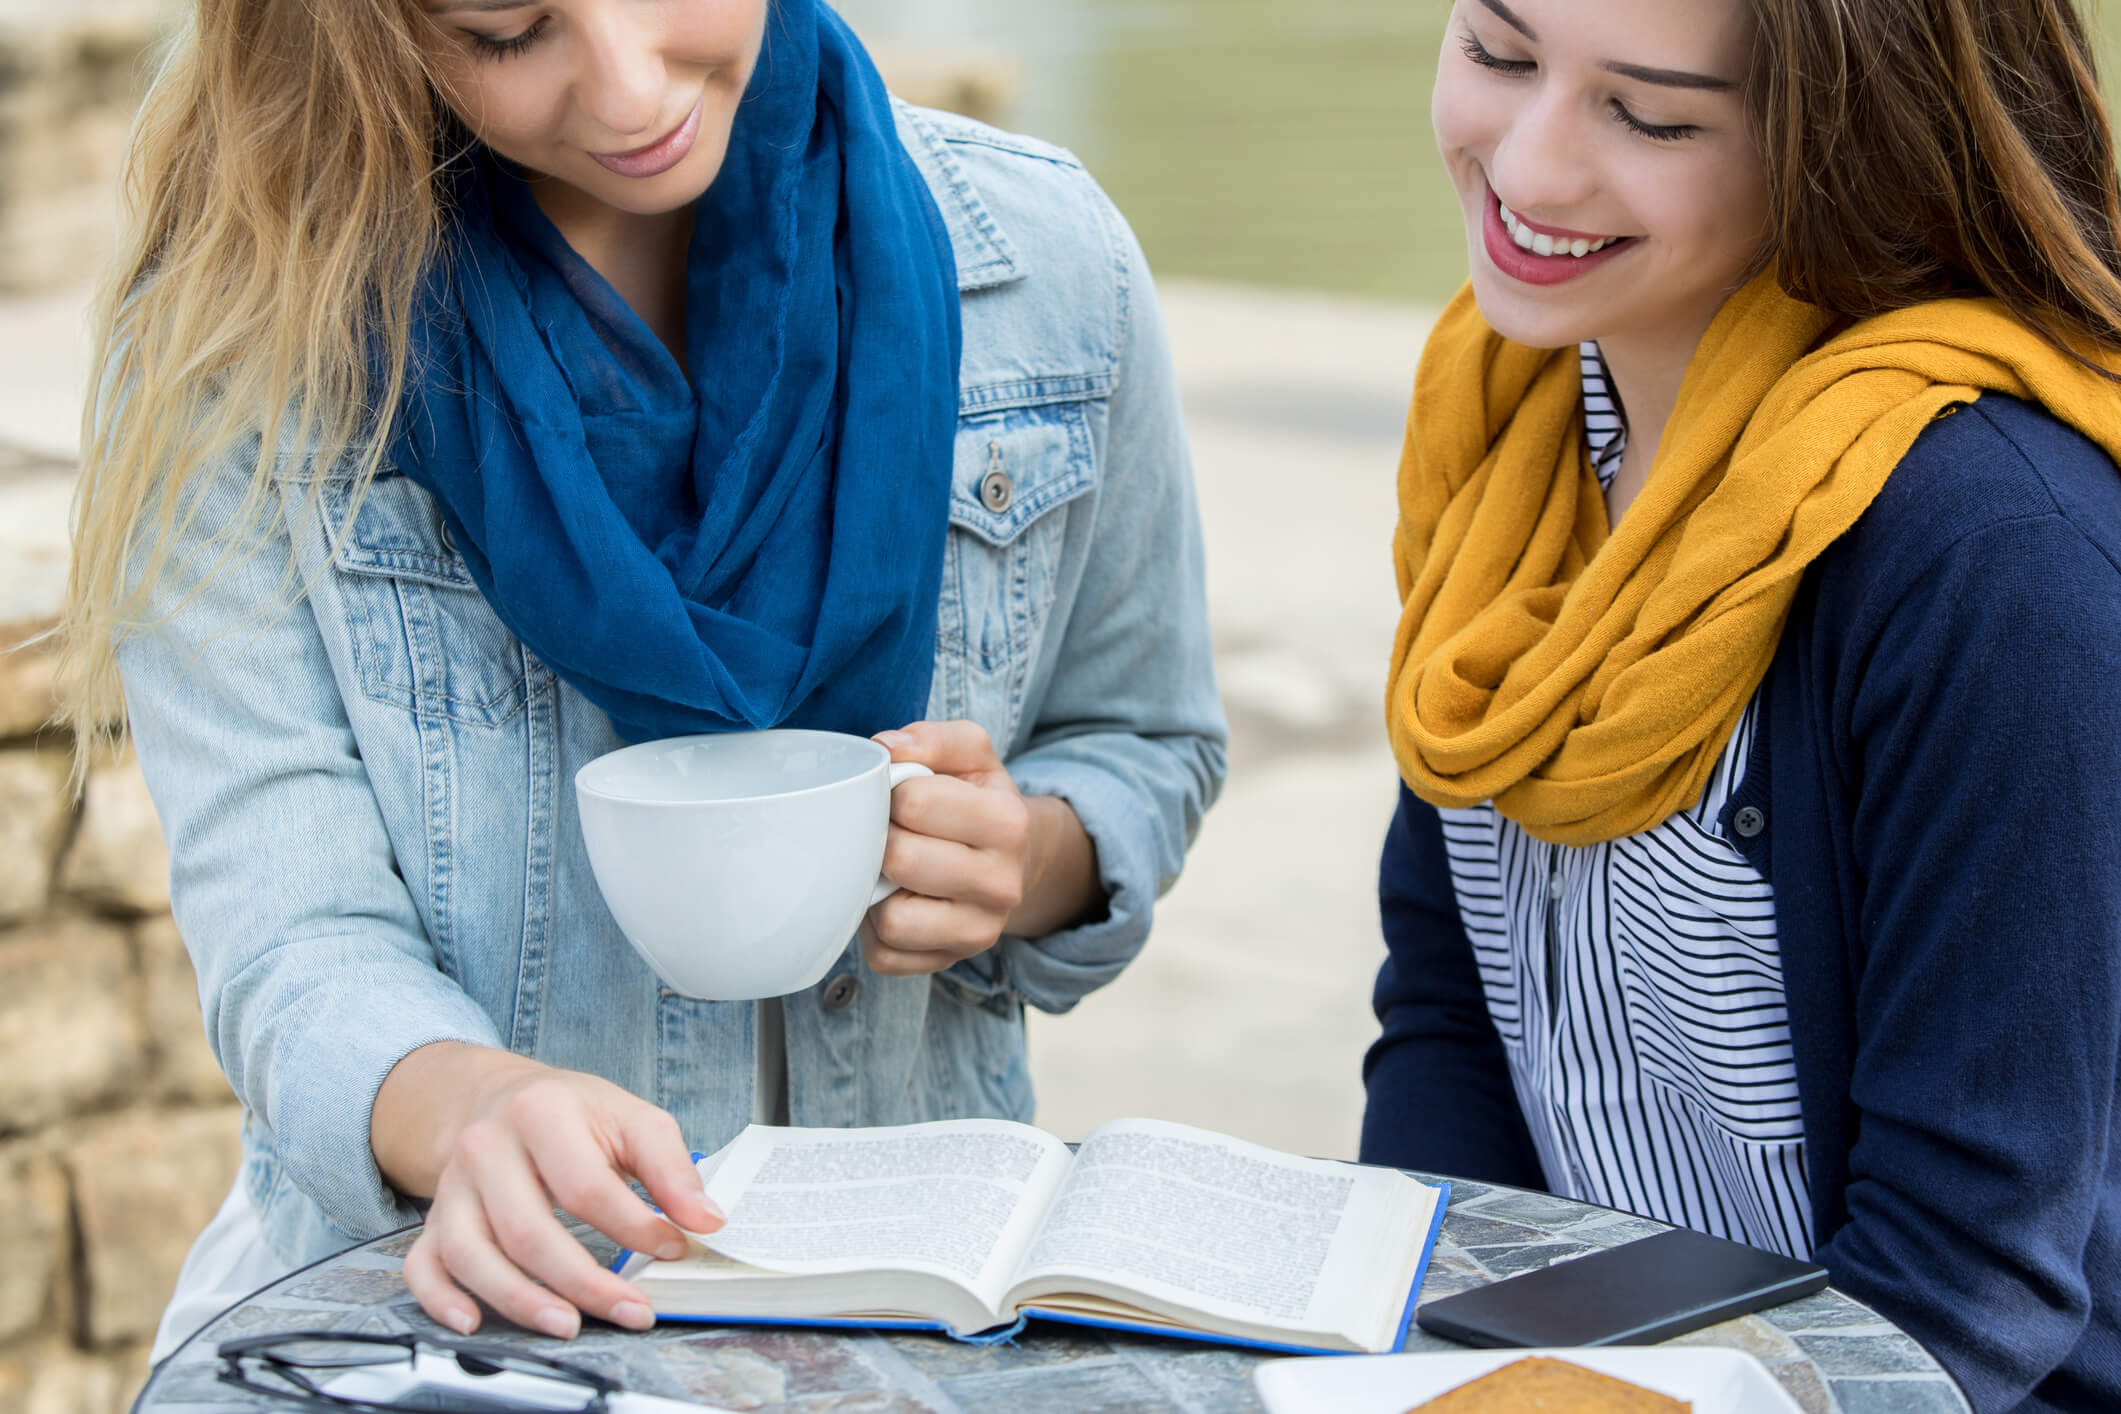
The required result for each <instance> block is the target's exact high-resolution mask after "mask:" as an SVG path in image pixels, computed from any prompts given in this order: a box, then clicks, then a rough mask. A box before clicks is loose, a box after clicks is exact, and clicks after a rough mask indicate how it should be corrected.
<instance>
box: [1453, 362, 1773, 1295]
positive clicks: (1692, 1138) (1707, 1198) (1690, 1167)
mask: <svg viewBox="0 0 2121 1414" xmlns="http://www.w3.org/2000/svg"><path fill="white" fill-rule="evenodd" d="M1582 367H1583V390H1584V420H1585V426H1586V432H1587V434H1588V436H1587V441H1588V443H1589V448H1590V455H1591V464H1592V466H1593V468H1594V469H1595V470H1596V471H1597V472H1598V479H1599V482H1600V483H1601V484H1605V483H1607V482H1610V481H1611V479H1612V476H1613V473H1614V472H1615V471H1617V470H1618V469H1619V466H1620V459H1621V453H1622V452H1623V450H1624V449H1625V447H1626V441H1627V430H1626V425H1625V423H1624V422H1623V420H1622V417H1621V412H1620V409H1619V406H1618V401H1617V399H1616V398H1615V396H1614V394H1613V390H1612V385H1611V381H1610V379H1609V378H1608V376H1607V374H1606V369H1605V361H1604V358H1603V357H1602V356H1601V354H1600V353H1599V350H1598V346H1597V345H1596V344H1595V343H1586V344H1584V345H1583V346H1582ZM1755 705H1756V706H1757V699H1756V704H1755ZM1754 714H1755V707H1748V708H1747V709H1746V713H1745V717H1744V719H1743V720H1742V721H1741V722H1740V723H1739V726H1738V730H1737V732H1736V733H1735V734H1734V735H1733V736H1732V738H1731V741H1730V744H1729V745H1728V746H1727V747H1726V748H1725V749H1724V753H1723V756H1722V758H1721V759H1720V760H1719V761H1718V763H1717V766H1716V771H1715V775H1714V777H1713V778H1712V779H1711V780H1710V782H1709V784H1708V787H1707V789H1706V791H1705V792H1704V793H1703V797H1702V799H1701V802H1700V803H1699V804H1698V805H1696V806H1695V807H1694V808H1693V809H1691V810H1687V811H1685V812H1683V813H1681V814H1678V815H1674V816H1672V817H1671V818H1670V819H1668V820H1666V821H1665V822H1664V823H1662V824H1660V825H1658V826H1656V827H1654V828H1653V829H1649V830H1646V831H1644V832H1642V833H1641V834H1638V835H1631V836H1629V837H1627V838H1625V839H1619V840H1613V841H1610V842H1607V843H1604V844H1597V845H1590V846H1585V847H1581V848H1579V847H1574V846H1567V845H1552V844H1546V843H1543V842H1541V841H1539V840H1536V839H1533V838H1532V837H1531V836H1530V835H1528V834H1526V833H1525V832H1524V831H1523V830H1522V829H1520V828H1519V827H1518V826H1517V825H1516V824H1514V823H1513V822H1511V821H1509V820H1506V819H1504V818H1503V817H1502V816H1500V815H1498V814H1497V813H1496V812H1495V809H1494V807H1493V806H1491V805H1480V806H1476V807H1473V808H1472V809H1468V810H1445V811H1443V812H1442V815H1443V832H1444V844H1445V848H1446V851H1447V853H1448V855H1449V858H1450V864H1451V882H1452V885H1453V888H1454V890H1455V891H1456V894H1457V898H1458V909H1459V914H1460V916H1461V917H1462V918H1463V919H1464V921H1465V927H1466V933H1467V936H1468V937H1469V938H1470V940H1471V942H1472V945H1473V952H1474V956H1475V958H1476V960H1477V962H1478V965H1479V969H1480V978H1481V985H1482V988H1483V990H1484V991H1485V993H1486V996H1487V1003H1488V1012H1489V1014H1490V1015H1491V1016H1492V1017H1493V1018H1494V1021H1495V1029H1496V1031H1497V1032H1498V1033H1500V1035H1501V1037H1502V1042H1503V1047H1504V1049H1505V1050H1506V1051H1507V1052H1508V1053H1509V1060H1510V1075H1511V1079H1512V1081H1513V1083H1514V1084H1515V1086H1516V1090H1517V1099H1518V1103H1519V1105H1520V1106H1521V1107H1522V1108H1523V1110H1524V1113H1525V1119H1526V1122H1527V1124H1528V1126H1529V1128H1530V1129H1531V1132H1532V1141H1533V1143H1534V1145H1535V1146H1536V1147H1537V1149H1538V1151H1539V1158H1540V1162H1541V1164H1542V1166H1543V1167H1544V1168H1545V1171H1546V1176H1547V1182H1548V1184H1549V1186H1551V1187H1552V1188H1553V1189H1554V1191H1555V1192H1557V1193H1561V1194H1565V1195H1567V1196H1569V1197H1573V1198H1579V1199H1583V1200H1585V1201H1588V1202H1593V1203H1603V1204H1606V1205H1608V1206H1611V1207H1615V1208H1622V1209H1626V1210H1627V1211H1629V1212H1635V1213H1642V1214H1645V1215H1647V1216H1650V1217H1654V1218H1659V1219H1662V1220H1664V1221H1666V1222H1670V1223H1677V1224H1680V1225H1683V1226H1686V1227H1691V1228H1696V1229H1699V1230H1701V1231H1704V1232H1711V1233H1715V1234H1717V1235H1719V1236H1723V1237H1730V1238H1735V1239H1737V1240H1738V1241H1741V1242H1747V1243H1751V1244H1752V1245H1754V1246H1756V1247H1765V1248H1769V1249H1772V1250H1775V1251H1779V1252H1785V1253H1788V1254H1790V1255H1792V1256H1807V1255H1809V1254H1810V1252H1811V1249H1812V1232H1811V1203H1810V1197H1809V1188H1808V1184H1807V1182H1806V1178H1805V1171H1804V1124H1803V1118H1802V1116H1801V1115H1800V1113H1799V1111H1798V1106H1797V1074H1796V1063H1795V1059H1794V1057H1793V1055H1792V1052H1791V1048H1790V1029H1789V1012H1788V1008H1787V1005H1786V1002H1785V998H1784V994H1783V984H1782V959H1781V954H1780V951H1779V949H1778V947H1777V946H1776V940H1775V910H1774V899H1773V896H1772V894H1771V893H1770V890H1769V886H1768V883H1767V881H1766V880H1765V879H1763V878H1761V877H1760V874H1759V872H1758V871H1757V870H1755V869H1754V868H1753V867H1752V865H1751V864H1750V863H1749V862H1748V861H1747V860H1746V858H1745V856H1743V855H1742V854H1740V853H1739V852H1738V850H1737V848H1736V846H1734V845H1733V844H1732V843H1731V842H1730V841H1729V840H1727V839H1725V838H1724V837H1723V836H1722V835H1721V834H1720V833H1718V830H1717V816H1718V815H1719V814H1720V813H1721V811H1722V809H1723V807H1724V805H1725V803H1726V801H1727V800H1728V799H1729V797H1730V793H1731V791H1732V789H1733V788H1734V787H1735V786H1736V785H1737V783H1738V780H1739V777H1740V775H1741V774H1742V773H1743V772H1744V769H1745V763H1746V757H1747V755H1748V752H1749V749H1750V746H1751V743H1752V739H1753V728H1754V721H1753V718H1754Z"/></svg>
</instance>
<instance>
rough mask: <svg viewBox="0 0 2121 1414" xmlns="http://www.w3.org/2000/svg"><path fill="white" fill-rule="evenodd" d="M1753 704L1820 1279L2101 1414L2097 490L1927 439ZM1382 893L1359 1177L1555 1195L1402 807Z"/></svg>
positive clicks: (2105, 795) (2107, 1184)
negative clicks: (1415, 1178) (1428, 1175)
mask: <svg viewBox="0 0 2121 1414" xmlns="http://www.w3.org/2000/svg"><path fill="white" fill-rule="evenodd" d="M2117 396H2121V394H2117ZM1762 692H1763V693H1764V699H1763V701H1762V703H1761V709H1760V710H1761V714H1762V715H1761V717H1760V720H1761V721H1762V722H1763V723H1764V724H1765V729H1764V730H1761V731H1760V732H1758V733H1757V736H1756V739H1755V740H1756V745H1755V746H1754V748H1753V753H1752V757H1751V759H1750V760H1749V761H1748V763H1747V769H1746V774H1745V778H1744V780H1743V781H1742V782H1741V784H1740V786H1739V788H1738V789H1737V791H1736V792H1734V793H1733V795H1732V798H1731V801H1730V804H1729V807H1728V809H1727V810H1726V813H1725V816H1724V833H1725V835H1726V837H1727V838H1730V839H1732V840H1733V841H1735V842H1736V843H1737V844H1738V847H1739V848H1740V849H1742V850H1743V851H1744V852H1745V853H1746V855H1747V857H1748V858H1750V859H1751V860H1752V861H1753V863H1754V865H1755V866H1756V867H1757V868H1759V870H1760V871H1761V873H1762V875H1763V876H1764V877H1766V878H1767V880H1768V881H1769V883H1770V884H1772V885H1773V888H1774V894H1775V920H1776V928H1777V932H1778V935H1779V938H1780V944H1781V949H1782V967H1783V976H1784V979H1785V984H1786V986H1787V988H1788V992H1789V1016H1790V1031H1791V1038H1792V1042H1793V1046H1794V1049H1795V1052H1796V1062H1797V1081H1798V1091H1799V1097H1800V1102H1801V1104H1802V1107H1803V1113H1804V1125H1805V1139H1806V1151H1807V1160H1808V1165H1809V1172H1810V1177H1811V1189H1812V1204H1813V1213H1814V1226H1813V1230H1814V1233H1815V1235H1816V1237H1817V1239H1818V1250H1817V1257H1818V1260H1819V1261H1820V1262H1821V1263H1822V1264H1824V1265H1825V1266H1826V1267H1827V1268H1828V1270H1829V1271H1831V1272H1832V1273H1833V1280H1834V1284H1835V1285H1836V1286H1838V1287H1840V1288H1841V1289H1842V1290H1844V1291H1846V1292H1848V1293H1849V1294H1850V1295H1852V1296H1855V1297H1857V1298H1858V1299H1859V1300H1862V1301H1865V1302H1868V1303H1869V1304H1871V1305H1872V1306H1874V1307H1876V1308H1877V1309H1878V1310H1879V1311H1881V1312H1883V1313H1884V1314H1885V1315H1887V1316H1888V1317H1890V1318H1891V1319H1892V1320H1893V1321H1894V1322H1896V1323H1897V1324H1898V1325H1899V1326H1901V1328H1903V1329H1904V1330H1906V1331H1908V1332H1909V1333H1910V1334H1912V1335H1914V1336H1915V1337H1916V1338H1917V1339H1919V1340H1920V1341H1921V1342H1922V1343H1923V1344H1924V1345H1925V1346H1927V1347H1928V1348H1929V1349H1930V1350H1931V1351H1932V1352H1933V1353H1934V1354H1935V1355H1936V1356H1937V1358H1938V1359H1939V1360H1940V1361H1941V1362H1942V1363H1943V1364H1944V1365H1945V1367H1946V1368H1947V1369H1949V1370H1950V1371H1951V1372H1952V1374H1953V1375H1954V1376H1955V1377H1957V1379H1958V1380H1959V1383H1960V1385H1961V1386H1962V1387H1963V1388H1964V1389H1965V1391H1966V1393H1967V1396H1968V1398H1969V1399H1970V1400H1971V1401H1972V1403H1973V1406H1974V1408H1975V1409H1976V1410H1977V1411H1980V1414H1993V1412H1995V1411H2005V1410H2019V1411H2026V1412H2027V1414H2031V1412H2032V1411H2041V1410H2069V1411H2094V1410H2097V1411H2117V1410H2121V1107H2117V1083H2121V473H2117V471H2116V469H2115V467H2114V464H2113V463H2112V462H2111V461H2109V460H2108V459H2107V458H2106V456H2105V455H2104V454H2103V453H2101V452H2100V451H2099V450H2098V449H2097V448H2096V447H2094V446H2093V445H2092V444H2091V443H2089V442H2088V441H2086V440H2085V439H2084V438H2082V437H2081V436H2079V435H2078V434H2077V433H2075V432H2074V431H2072V430H2070V429H2069V428H2067V427H2065V426H2064V425H2063V424H2061V423H2060V422H2058V421H2057V420H2055V419H2054V418H2053V417H2051V416H2050V415H2048V414H2047V413H2046V412H2044V411H2042V410H2040V409H2038V408H2035V407H2032V406H2029V405H2028V404H2025V403H2022V402H2018V401H2015V400H2013V399H2009V398H2005V397H2001V396H1997V395H1993V394H1991V395H1988V396H1985V397H1983V398H1982V399H1981V400H1980V401H1979V402H1977V403H1974V404H1972V405H1970V406H1968V407H1965V408H1962V409H1959V410H1958V411H1956V412H1955V413H1954V414H1953V415H1951V416H1948V417H1945V418H1943V419H1941V420H1939V421H1938V422H1936V423H1934V424H1932V425H1931V426H1930V427H1929V428H1928V429H1926V430H1925V431H1924V433H1923V435H1922V436H1921V437H1920V438H1919V439H1918V440H1917V441H1916V443H1915V445H1914V446H1913V447H1912V448H1911V449H1910V450H1909V452H1908V454H1907V456H1906V457H1905V458H1903V459H1902V461H1901V464H1900V465H1899V466H1898V467H1897V468H1896V469H1895V470H1894V472H1893V475H1892V476H1891V477H1890V478H1889V479H1888V480H1887V483H1886V487H1885V490H1884V491H1883V493H1882V494H1881V495H1880V496H1879V498H1878V500H1877V501H1876V502H1875V503H1873V505H1872V506H1871V508H1870V509H1869V510H1868V511H1867V512H1866V513H1865V514H1864V516H1863V517H1862V518H1861V519H1860V520H1859V521H1858V522H1857V523H1856V525H1855V526H1854V527H1853V528H1852V529H1851V530H1850V531H1849V532H1848V534H1846V535H1845V536H1843V537H1842V538H1841V539H1840V540H1839V541H1838V542H1836V543H1835V544H1834V545H1833V546H1832V547H1831V548H1830V549H1829V550H1828V551H1827V552H1826V554H1825V555H1823V556H1822V557H1821V558H1820V559H1819V560H1818V561H1817V562H1816V563H1814V565H1813V566H1812V567H1811V569H1810V570H1809V571H1808V573H1807V574H1806V576H1805V579H1804V582H1803V587H1802V589H1801V591H1800V593H1799V595H1798V598H1797V601H1796V604H1795V606H1794V607H1793V609H1792V611H1791V616H1790V621H1789V624H1788V625H1787V627H1786V628H1785V629H1784V631H1783V635H1782V640H1781V643H1780V646H1779V647H1778V649H1777V651H1776V654H1775V660H1774V664H1773V666H1772V667H1771V669H1770V670H1769V673H1768V676H1767V679H1766V681H1765V683H1764V684H1763V687H1762ZM1747 806H1751V807H1755V808H1757V809H1760V810H1762V811H1764V812H1765V813H1766V817H1767V822H1768V824H1767V828H1766V829H1765V830H1764V831H1763V832H1761V833H1759V834H1758V835H1757V836H1755V837H1754V838H1752V839H1744V838H1741V837H1739V836H1738V835H1737V834H1736V833H1735V832H1734V831H1733V830H1732V829H1731V825H1730V818H1731V815H1732V814H1733V813H1735V812H1736V811H1737V810H1739V809H1742V808H1744V807H1747ZM1381 884H1382V888H1381V896H1382V904H1383V915H1384V931H1385V939H1386V942H1387V944H1388V947H1389V957H1388V958H1387V960H1386V962H1385V964H1384V967H1383V969H1382V970H1381V971H1380V973H1379V974H1378V979H1377V992H1376V1008H1377V1015H1378V1019H1379V1020H1380V1021H1381V1022H1382V1023H1383V1025H1384V1034H1383V1036H1382V1038H1381V1039H1379V1040H1378V1041H1377V1043H1376V1044H1375V1045H1374V1046H1373V1047H1372V1048H1371V1050H1370V1053H1369V1057H1368V1060H1367V1061H1366V1062H1365V1065H1364V1076H1365V1080H1366V1083H1367V1086H1368V1090H1369V1104H1368V1109H1367V1111H1366V1113H1365V1114H1364V1117H1363V1135H1362V1157H1363V1158H1364V1159H1366V1160H1369V1161H1371V1162H1375V1163H1386V1164H1397V1165H1401V1166H1403V1167H1408V1168H1422V1169H1430V1170H1435V1171H1439V1172H1446V1173H1456V1174H1464V1175H1466V1176H1468V1177H1471V1178H1486V1179H1492V1180H1497V1181H1501V1182H1508V1183H1516V1184H1523V1185H1528V1186H1534V1187H1543V1186H1545V1185H1544V1182H1543V1178H1542V1175H1541V1173H1540V1167H1539V1160H1538V1158H1537V1156H1536V1155H1535V1153H1534V1151H1533V1149H1532V1144H1531V1139H1530V1137H1529V1135H1528V1133H1527V1131H1526V1129H1525V1123H1524V1118H1523V1115H1522V1114H1521V1112H1520V1111H1519V1109H1518V1107H1517V1102H1516V1097H1515V1095H1514V1094H1513V1092H1512V1089H1511V1085H1510V1078H1509V1073H1508V1069H1507V1065H1506V1062H1505V1059H1504V1056H1503V1051H1502V1045H1501V1042H1500V1041H1499V1040H1498V1038H1497V1036H1496V1034H1495V1029H1494V1026H1493V1025H1492V1023H1491V1022H1490V1021H1489V1019H1488V1013H1487V1008H1486V1005H1485V1002H1484V1000H1483V998H1482V995H1481V990H1480V981H1479V978H1478V976H1477V974H1476V973H1475V971H1474V967H1473V955H1472V950H1471V948H1470V946H1469V945H1468V944H1467V942H1466V937H1465V932H1464V929H1463V928H1462V927H1461V925H1460V923H1459V918H1458V909H1457V904H1456V902H1455V900H1454V898H1453V895H1452V891H1451V876H1450V869H1449V865H1448V863H1447V861H1446V859H1445V856H1444V851H1443V837H1442V832H1441V828H1440V825H1439V822H1438V820H1437V816H1436V812H1435V811H1434V810H1433V809H1432V808H1430V807H1429V806H1427V805H1425V804H1423V803H1422V802H1421V801H1419V800H1416V799H1415V798H1414V797H1413V796H1412V795H1411V794H1408V793H1407V792H1406V791H1405V790H1402V791H1401V796H1400V808H1399V812H1398V815H1397V816H1396V818H1395V819H1394V821H1393V824H1392V829H1391V833H1390V835H1389V837H1388V838H1387V840H1386V844H1385V850H1384V862H1383V868H1382V877H1381Z"/></svg>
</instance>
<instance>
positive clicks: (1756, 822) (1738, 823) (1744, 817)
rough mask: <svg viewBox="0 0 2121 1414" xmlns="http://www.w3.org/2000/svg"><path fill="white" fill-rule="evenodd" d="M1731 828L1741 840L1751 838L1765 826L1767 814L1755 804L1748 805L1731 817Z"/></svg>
mask: <svg viewBox="0 0 2121 1414" xmlns="http://www.w3.org/2000/svg"><path fill="white" fill-rule="evenodd" d="M1731 828H1732V829H1734V830H1736V831H1737V832H1738V838H1740V839H1742V840H1749V839H1752V838H1753V837H1754V836H1756V835H1758V834H1759V833H1760V832H1761V831H1762V830H1764V829H1766V828H1767V815H1766V813H1765V812H1763V811H1762V810H1760V809H1759V808H1758V807H1756V806H1751V805H1748V806H1746V807H1745V808H1744V809H1743V810H1740V811H1739V812H1738V813H1737V814H1736V815H1733V816H1732V817H1731Z"/></svg>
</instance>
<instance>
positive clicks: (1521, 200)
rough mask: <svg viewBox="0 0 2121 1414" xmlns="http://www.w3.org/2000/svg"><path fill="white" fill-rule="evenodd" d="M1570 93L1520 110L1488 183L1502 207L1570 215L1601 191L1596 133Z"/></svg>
mask: <svg viewBox="0 0 2121 1414" xmlns="http://www.w3.org/2000/svg"><path fill="white" fill-rule="evenodd" d="M1584 122H1585V117H1584V115H1583V113H1582V112H1581V110H1580V109H1579V108H1578V107H1577V105H1576V104H1574V103H1572V102H1570V101H1568V97H1567V95H1564V94H1560V93H1542V94H1541V95H1539V96H1537V97H1535V98H1532V99H1531V100H1530V101H1528V102H1526V103H1525V104H1524V105H1523V106H1521V107H1520V108H1518V109H1517V110H1516V112H1515V113H1513V114H1512V115H1511V117H1510V120H1509V123H1508V125H1507V126H1506V127H1505V128H1504V130H1503V132H1502V135H1501V139H1500V140H1499V141H1498V142H1497V143H1496V144H1495V147H1494V149H1493V152H1492V154H1491V155H1490V156H1489V158H1488V185H1490V186H1492V187H1493V188H1494V189H1495V195H1496V196H1497V197H1499V198H1500V199H1501V201H1502V204H1503V205H1505V206H1507V207H1509V208H1510V209H1511V210H1513V211H1522V212H1524V213H1525V214H1526V215H1527V216H1531V217H1534V218H1535V219H1536V218H1537V217H1538V216H1539V215H1540V214H1541V213H1543V212H1561V211H1567V210H1568V209H1569V208H1571V207H1573V206H1578V205H1581V204H1582V203H1583V202H1584V201H1586V200H1587V199H1588V198H1589V197H1590V196H1591V195H1592V194H1593V193H1594V191H1595V190H1596V187H1597V177H1596V172H1595V170H1594V166H1593V163H1592V159H1591V141H1590V138H1591V135H1590V134H1588V133H1586V132H1585V131H1584V128H1583V124H1584Z"/></svg>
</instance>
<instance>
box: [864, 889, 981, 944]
mask: <svg viewBox="0 0 2121 1414" xmlns="http://www.w3.org/2000/svg"><path fill="white" fill-rule="evenodd" d="M1002 922H1003V916H1002V915H1001V914H998V913H992V912H989V911H987V910H984V909H980V908H975V907H973V906H972V905H970V904H965V903H958V902H955V901H953V900H950V899H938V898H926V897H924V896H922V895H920V894H905V893H901V894H893V895H892V896H891V897H890V898H887V899H885V900H884V901H883V902H882V903H880V904H878V905H877V906H876V907H874V908H872V909H870V910H869V931H870V933H871V935H872V936H873V937H874V938H875V939H876V941H877V944H878V945H879V946H880V947H881V948H884V949H888V950H890V951H893V952H902V953H928V952H942V953H950V954H953V955H955V956H957V957H968V956H970V955H971V954H973V953H976V952H983V951H985V950H986V949H988V948H990V947H992V946H994V943H995V941H996V940H997V939H998V938H1000V937H1001V926H1002Z"/></svg>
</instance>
